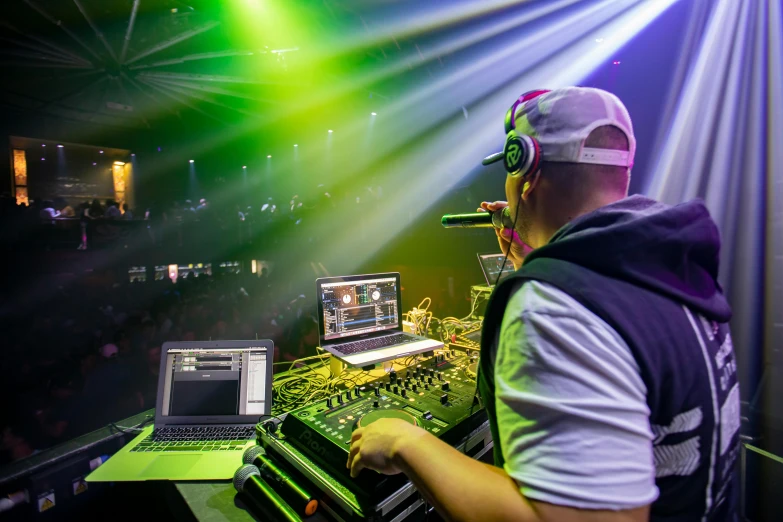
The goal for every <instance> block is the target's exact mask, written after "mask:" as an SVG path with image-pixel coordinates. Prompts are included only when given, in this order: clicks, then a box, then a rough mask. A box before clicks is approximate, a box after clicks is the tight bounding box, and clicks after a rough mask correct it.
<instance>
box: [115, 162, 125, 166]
mask: <svg viewBox="0 0 783 522" xmlns="http://www.w3.org/2000/svg"><path fill="white" fill-rule="evenodd" d="M114 164H115V165H119V166H120V167H122V166H123V165H125V162H124V161H115V162H114Z"/></svg>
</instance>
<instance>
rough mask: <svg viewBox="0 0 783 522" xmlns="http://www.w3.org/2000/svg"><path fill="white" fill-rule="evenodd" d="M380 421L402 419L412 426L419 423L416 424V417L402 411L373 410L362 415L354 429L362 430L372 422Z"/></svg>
mask: <svg viewBox="0 0 783 522" xmlns="http://www.w3.org/2000/svg"><path fill="white" fill-rule="evenodd" d="M381 419H402V420H404V421H405V422H407V423H409V424H413V425H414V426H418V425H419V423H418V422H416V417H414V416H413V415H411V414H410V413H405V412H404V411H400V410H373V411H371V412H369V413H367V414H365V415H362V418H361V419H359V421H358V422H357V423H356V427H357V428H364V427H365V426H369V425H370V424H372V423H373V422H375V421H377V420H381Z"/></svg>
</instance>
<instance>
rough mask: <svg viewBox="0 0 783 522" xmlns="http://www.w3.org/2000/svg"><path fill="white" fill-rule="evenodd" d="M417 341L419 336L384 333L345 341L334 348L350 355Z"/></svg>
mask: <svg viewBox="0 0 783 522" xmlns="http://www.w3.org/2000/svg"><path fill="white" fill-rule="evenodd" d="M417 341H421V339H420V338H419V337H413V336H411V335H408V334H395V335H386V336H383V337H374V338H371V339H362V340H361V341H354V342H352V343H345V344H341V345H339V346H337V347H336V348H337V349H338V350H339V351H340V352H341V353H344V354H345V355H351V354H354V353H361V352H366V351H369V350H377V349H378V348H385V347H387V346H395V345H398V344H407V343H415V342H417Z"/></svg>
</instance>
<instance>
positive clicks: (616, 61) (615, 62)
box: [612, 60, 620, 65]
mask: <svg viewBox="0 0 783 522" xmlns="http://www.w3.org/2000/svg"><path fill="white" fill-rule="evenodd" d="M612 65H620V60H615V61H613V62H612Z"/></svg>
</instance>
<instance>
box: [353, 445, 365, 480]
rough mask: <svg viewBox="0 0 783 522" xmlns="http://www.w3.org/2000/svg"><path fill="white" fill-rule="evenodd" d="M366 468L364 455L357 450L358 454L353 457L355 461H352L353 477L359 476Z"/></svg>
mask: <svg viewBox="0 0 783 522" xmlns="http://www.w3.org/2000/svg"><path fill="white" fill-rule="evenodd" d="M363 469H364V464H363V463H362V457H361V455H360V454H359V452H358V451H357V452H356V456H355V457H354V459H353V462H352V463H351V477H352V478H356V477H358V476H359V473H361V471H362V470H363Z"/></svg>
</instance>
